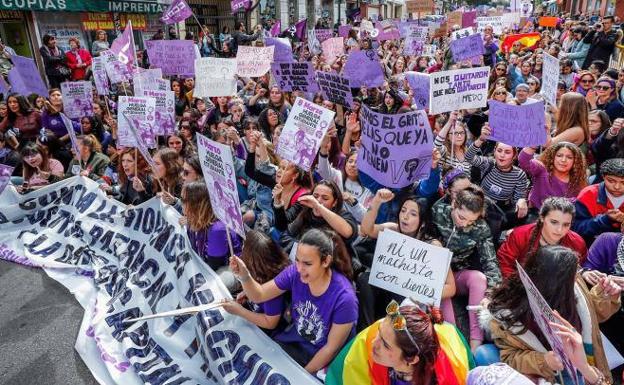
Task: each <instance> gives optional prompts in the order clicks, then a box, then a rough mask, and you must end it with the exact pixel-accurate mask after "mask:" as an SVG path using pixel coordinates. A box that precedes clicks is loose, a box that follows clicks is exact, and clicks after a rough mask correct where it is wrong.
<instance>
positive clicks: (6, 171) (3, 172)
mask: <svg viewBox="0 0 624 385" xmlns="http://www.w3.org/2000/svg"><path fill="white" fill-rule="evenodd" d="M14 169H15V168H14V167H11V166H8V165H6V164H2V163H0V195H1V194H2V192H3V191H4V189H5V188H6V186H8V185H9V182H11V175H13V170H14Z"/></svg>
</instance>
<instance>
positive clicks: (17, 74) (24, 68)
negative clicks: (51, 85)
mask: <svg viewBox="0 0 624 385" xmlns="http://www.w3.org/2000/svg"><path fill="white" fill-rule="evenodd" d="M11 60H12V61H13V64H14V65H15V66H14V67H13V68H11V70H10V71H9V76H8V79H9V83H11V92H17V93H19V94H21V95H24V96H28V95H30V94H32V93H35V94H37V95H41V96H46V95H47V94H48V87H46V85H45V83H44V81H43V79H41V76H40V75H39V70H38V69H37V65H36V64H35V61H34V60H33V59H30V58H27V57H24V56H19V55H13V56H11Z"/></svg>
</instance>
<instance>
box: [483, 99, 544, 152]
mask: <svg viewBox="0 0 624 385" xmlns="http://www.w3.org/2000/svg"><path fill="white" fill-rule="evenodd" d="M488 104H489V106H490V114H489V116H490V117H489V123H490V127H491V129H492V135H491V136H490V140H494V141H497V142H502V143H505V144H508V145H510V146H514V147H532V146H541V145H543V144H544V143H546V122H545V117H544V102H543V101H540V102H538V103H532V104H525V105H523V106H517V105H515V104H507V103H501V102H497V101H495V100H490V101H489V102H488Z"/></svg>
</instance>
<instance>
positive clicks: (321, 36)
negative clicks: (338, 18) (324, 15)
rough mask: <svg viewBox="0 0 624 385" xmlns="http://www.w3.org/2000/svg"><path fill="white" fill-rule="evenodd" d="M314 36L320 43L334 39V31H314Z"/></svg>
mask: <svg viewBox="0 0 624 385" xmlns="http://www.w3.org/2000/svg"><path fill="white" fill-rule="evenodd" d="M314 35H316V38H317V39H318V41H319V42H321V43H322V42H324V41H325V40H327V39H330V38H332V37H334V31H333V30H331V29H315V30H314Z"/></svg>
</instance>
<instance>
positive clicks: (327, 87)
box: [316, 71, 353, 108]
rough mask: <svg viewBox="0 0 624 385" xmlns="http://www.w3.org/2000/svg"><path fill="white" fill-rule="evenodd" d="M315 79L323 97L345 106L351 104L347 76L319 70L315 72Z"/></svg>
mask: <svg viewBox="0 0 624 385" xmlns="http://www.w3.org/2000/svg"><path fill="white" fill-rule="evenodd" d="M316 79H317V82H318V85H319V87H320V89H321V92H322V93H323V97H324V98H325V99H327V100H329V101H331V102H332V103H336V104H340V105H343V106H345V107H347V108H351V107H352V106H353V94H352V93H351V88H350V86H349V79H348V78H345V77H343V76H340V75H336V74H333V73H329V72H320V71H319V72H317V73H316Z"/></svg>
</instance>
